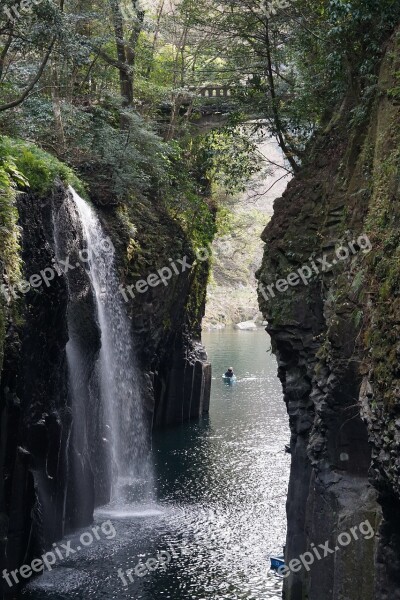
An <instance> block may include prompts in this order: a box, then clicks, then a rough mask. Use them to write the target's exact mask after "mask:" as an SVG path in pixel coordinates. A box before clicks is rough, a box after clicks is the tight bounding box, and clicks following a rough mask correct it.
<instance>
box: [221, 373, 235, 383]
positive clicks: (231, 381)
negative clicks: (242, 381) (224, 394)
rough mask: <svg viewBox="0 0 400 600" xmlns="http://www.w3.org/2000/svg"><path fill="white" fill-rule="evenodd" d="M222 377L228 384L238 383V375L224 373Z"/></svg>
mask: <svg viewBox="0 0 400 600" xmlns="http://www.w3.org/2000/svg"><path fill="white" fill-rule="evenodd" d="M222 379H223V380H224V382H225V383H227V384H228V385H233V384H234V383H236V375H232V377H226V375H222Z"/></svg>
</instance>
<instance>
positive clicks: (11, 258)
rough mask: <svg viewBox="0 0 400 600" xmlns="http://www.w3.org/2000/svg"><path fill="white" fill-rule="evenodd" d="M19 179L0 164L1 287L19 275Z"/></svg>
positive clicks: (0, 332)
mask: <svg viewBox="0 0 400 600" xmlns="http://www.w3.org/2000/svg"><path fill="white" fill-rule="evenodd" d="M18 182H19V183H23V178H22V176H21V174H20V173H18V171H17V170H16V168H15V165H14V164H13V163H12V162H10V161H8V162H5V161H4V162H3V163H1V162H0V223H1V227H0V272H1V276H2V281H1V282H0V283H1V284H5V285H6V286H10V285H14V284H15V283H17V281H18V280H19V278H20V275H21V259H20V252H19V251H20V245H19V237H20V235H19V228H18V225H17V223H18V211H17V208H16V205H15V201H16V187H17V183H18ZM7 310H8V307H7V302H6V296H5V295H4V294H3V293H0V371H1V367H2V364H3V354H4V340H5V333H6V314H7Z"/></svg>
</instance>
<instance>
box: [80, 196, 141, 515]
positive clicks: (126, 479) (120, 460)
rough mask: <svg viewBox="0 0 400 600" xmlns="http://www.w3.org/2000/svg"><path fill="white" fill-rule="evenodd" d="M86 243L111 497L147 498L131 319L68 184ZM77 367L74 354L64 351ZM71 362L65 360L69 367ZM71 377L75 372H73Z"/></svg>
mask: <svg viewBox="0 0 400 600" xmlns="http://www.w3.org/2000/svg"><path fill="white" fill-rule="evenodd" d="M70 192H71V195H72V197H73V200H74V203H75V206H76V208H77V211H78V215H79V218H80V221H81V226H82V230H83V241H84V243H85V245H86V249H85V250H86V255H85V257H86V261H87V267H86V270H87V273H88V276H89V279H90V283H91V286H92V290H93V296H94V300H95V307H96V312H97V320H98V325H99V329H100V334H101V349H100V353H99V357H98V359H97V364H96V377H97V379H98V381H97V386H96V388H97V390H98V392H99V395H100V398H99V401H100V403H101V407H102V410H101V411H100V413H101V412H102V413H103V415H104V417H103V418H104V420H105V423H103V425H104V427H105V429H106V430H108V431H109V432H110V438H111V439H110V440H109V441H110V442H111V448H112V462H113V465H112V473H113V475H112V485H113V490H112V492H113V494H112V496H113V500H114V501H115V502H117V503H121V502H123V501H126V500H127V499H128V498H127V494H126V490H128V491H129V492H130V493H133V494H134V495H136V498H134V497H132V494H131V496H130V498H129V499H138V496H139V498H140V499H141V500H149V499H150V498H149V495H150V490H151V487H152V473H151V465H150V459H149V431H148V430H149V428H148V424H147V423H146V420H145V411H144V407H143V404H142V398H141V390H140V385H139V372H138V367H137V364H136V359H135V351H134V347H133V340H132V336H131V326H130V321H129V318H128V316H127V311H126V307H125V305H124V301H123V298H122V296H121V293H120V291H119V289H118V288H119V282H118V278H117V274H116V270H115V251H114V247H113V246H112V243H111V242H110V240H109V239H108V238H107V237H106V235H105V233H104V231H103V228H102V225H101V223H100V221H99V219H98V217H97V215H96V213H95V212H94V210H93V209H92V208H91V207H90V205H89V204H88V203H87V202H86V201H85V200H83V199H82V198H81V197H80V196H79V195H78V194H77V193H76V192H75V190H73V189H72V188H70ZM69 359H70V360H71V359H72V360H73V362H74V363H75V366H76V360H77V358H76V356H75V357H73V356H72V353H71V352H70V353H69ZM71 370H72V371H73V370H74V365H71V364H70V371H71ZM71 375H72V378H73V375H74V373H73V372H72V374H71Z"/></svg>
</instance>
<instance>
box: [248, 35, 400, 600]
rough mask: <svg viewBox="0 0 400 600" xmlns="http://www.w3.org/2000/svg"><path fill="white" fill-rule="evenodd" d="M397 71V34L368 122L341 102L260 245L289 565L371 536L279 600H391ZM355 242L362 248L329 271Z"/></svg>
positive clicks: (394, 570) (399, 253) (396, 492)
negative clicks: (282, 428)
mask: <svg viewBox="0 0 400 600" xmlns="http://www.w3.org/2000/svg"><path fill="white" fill-rule="evenodd" d="M399 67H400V64H399V34H398V32H396V34H395V35H394V36H393V38H392V39H391V41H390V43H388V45H387V47H386V48H385V52H384V58H383V61H382V64H381V68H380V74H379V81H378V85H377V87H376V90H375V95H374V99H373V101H372V103H371V105H370V106H369V108H368V110H366V117H365V118H364V119H363V121H362V122H361V123H360V122H359V123H358V124H356V123H355V122H354V120H352V113H351V110H352V109H354V108H355V107H357V105H358V103H359V102H360V100H359V98H357V96H356V95H355V94H354V93H352V94H349V96H348V97H347V98H346V100H345V102H344V103H343V105H342V107H341V110H340V111H339V113H338V114H337V115H336V117H335V119H334V120H333V121H332V122H331V123H330V125H329V127H328V128H327V130H326V131H324V132H321V133H320V134H319V135H318V136H317V138H316V139H315V140H314V141H313V143H312V144H311V146H310V148H309V150H308V153H307V160H306V161H305V164H304V167H303V168H302V170H301V172H300V174H299V175H297V176H296V177H295V178H294V180H293V181H292V182H291V183H290V184H289V186H288V188H287V190H286V192H285V193H284V194H283V196H282V198H279V199H278V200H277V201H276V202H275V207H274V208H275V214H274V216H273V218H272V220H271V223H270V224H269V225H268V226H267V228H266V230H265V231H264V233H263V236H262V237H263V240H264V242H265V244H266V246H265V252H264V259H263V264H262V267H261V269H260V271H259V273H258V279H259V285H262V286H263V289H264V293H262V291H261V288H259V302H260V307H261V310H262V312H263V314H264V316H265V318H266V319H267V320H268V323H269V324H268V331H269V333H270V334H271V337H272V340H273V349H274V352H275V354H276V356H277V359H278V369H279V370H278V373H279V377H280V379H281V381H282V385H283V391H284V398H285V402H286V404H287V409H288V415H289V420H290V427H291V449H292V467H291V477H290V484H289V494H288V500H287V516H288V532H287V550H286V553H287V555H286V562H287V563H288V562H289V561H291V560H292V559H295V558H298V557H299V556H300V555H301V554H302V553H304V552H306V551H310V550H312V548H313V546H312V544H315V545H316V546H317V547H318V544H320V543H322V544H324V543H325V542H326V541H328V540H329V542H330V548H333V549H334V548H335V546H336V540H337V537H338V536H339V535H340V534H341V533H342V532H348V531H349V530H350V529H351V527H353V526H357V525H359V524H360V523H362V522H364V521H366V520H368V521H369V522H370V523H371V525H372V527H373V528H374V530H375V532H376V535H375V536H374V537H372V538H371V539H368V540H366V539H363V538H361V536H360V539H359V540H358V541H355V540H353V541H352V542H351V543H350V544H349V545H347V546H346V547H342V548H340V550H339V551H337V552H334V553H333V554H329V556H327V557H325V558H323V559H322V560H315V562H314V564H313V565H312V566H311V568H310V571H309V572H307V570H306V569H305V568H304V567H302V568H301V569H298V570H297V572H292V573H291V574H290V575H289V576H288V577H287V578H285V582H284V596H285V599H286V600H304V599H305V598H307V599H308V600H322V599H323V600H386V599H389V598H391V599H393V598H400V585H399V584H400V581H399V577H400V575H399V573H400V544H399V540H400V528H399V525H400V523H399V517H398V515H399V514H400V488H399V458H398V456H399V440H400V419H399V407H400V403H399V399H400V396H399V389H400V387H399V378H400V370H399V358H400V356H399V346H398V340H399V333H400V313H399V296H400V287H399V286H400V245H399V244H400V210H399V199H400V193H399V192H400V185H399V158H400V156H399V146H400V144H399V142H400V115H399V106H400V102H399V96H398V72H399ZM396 90H397V91H396ZM364 108H365V107H364ZM363 234H365V235H367V236H368V239H369V240H370V242H371V245H372V250H371V251H370V252H369V251H365V252H363V251H362V248H360V247H358V248H357V244H356V247H355V251H354V252H352V251H351V252H349V257H348V258H347V259H346V260H339V259H336V264H333V257H334V256H335V248H338V247H346V248H349V244H350V243H352V242H354V241H355V240H357V239H359V236H361V235H363ZM363 239H364V238H363ZM324 255H327V257H329V258H328V260H329V261H330V264H331V265H332V268H331V269H329V270H327V271H325V272H323V271H322V270H321V268H320V269H319V272H317V271H314V272H313V274H312V276H310V277H309V278H307V284H304V283H303V282H300V284H298V285H296V286H291V285H288V286H286V287H287V289H286V290H285V291H283V292H281V293H278V292H276V289H275V297H272V296H271V294H268V293H267V292H266V291H265V290H267V286H268V285H270V284H271V283H274V282H276V281H277V280H279V279H282V278H287V276H288V275H289V274H290V273H296V272H298V269H300V268H302V267H303V266H304V265H307V266H308V267H310V270H312V266H311V265H312V263H311V261H312V260H313V261H314V264H317V265H318V264H319V263H318V260H317V259H318V258H319V257H323V256H324ZM320 267H321V265H320ZM322 554H323V553H322Z"/></svg>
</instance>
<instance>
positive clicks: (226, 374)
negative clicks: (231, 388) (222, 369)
mask: <svg viewBox="0 0 400 600" xmlns="http://www.w3.org/2000/svg"><path fill="white" fill-rule="evenodd" d="M233 376H234V373H233V367H229V369H228V370H227V372H226V373H225V377H233Z"/></svg>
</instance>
